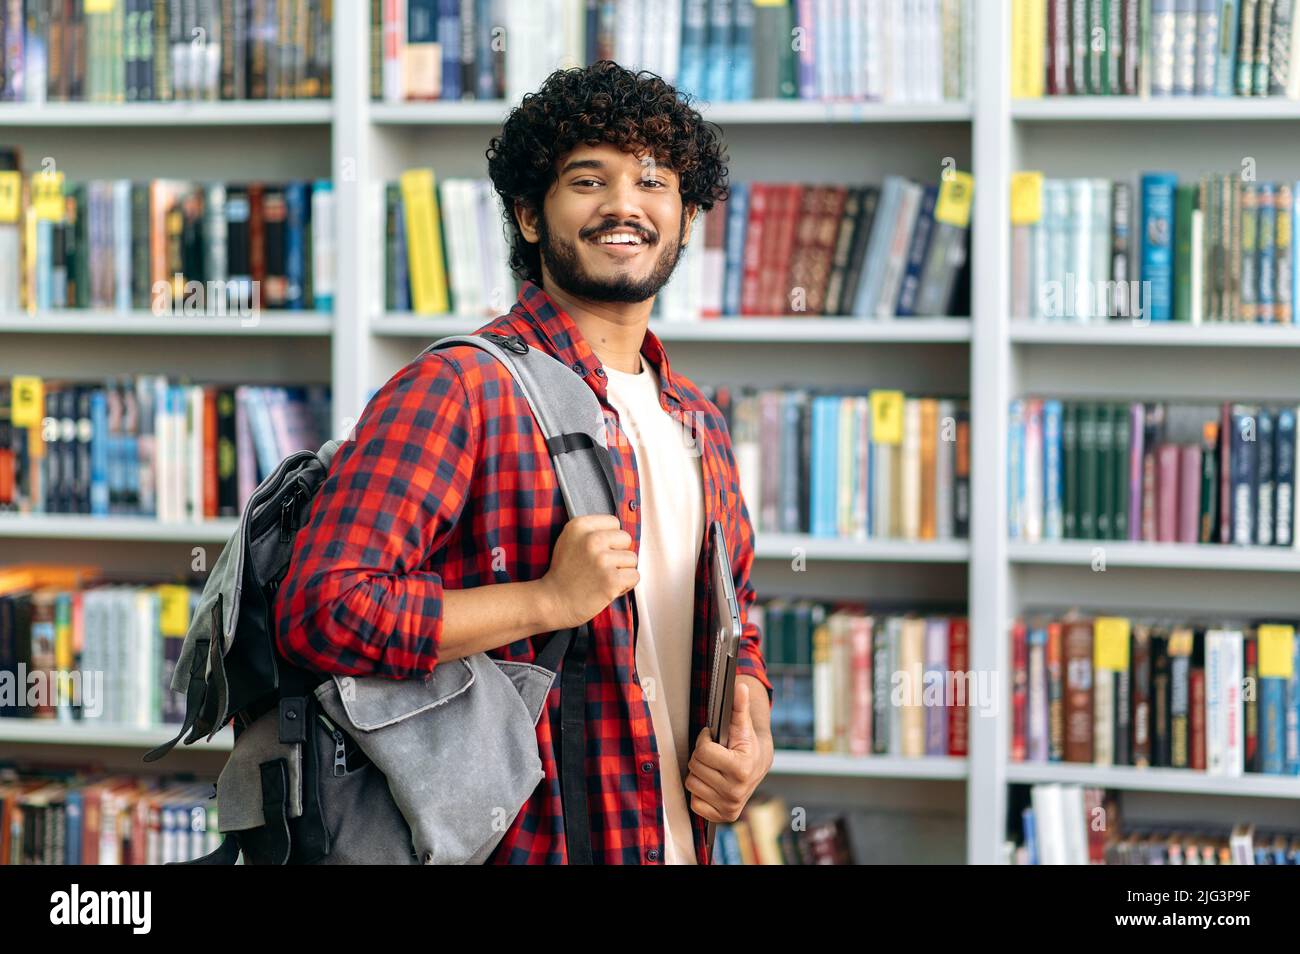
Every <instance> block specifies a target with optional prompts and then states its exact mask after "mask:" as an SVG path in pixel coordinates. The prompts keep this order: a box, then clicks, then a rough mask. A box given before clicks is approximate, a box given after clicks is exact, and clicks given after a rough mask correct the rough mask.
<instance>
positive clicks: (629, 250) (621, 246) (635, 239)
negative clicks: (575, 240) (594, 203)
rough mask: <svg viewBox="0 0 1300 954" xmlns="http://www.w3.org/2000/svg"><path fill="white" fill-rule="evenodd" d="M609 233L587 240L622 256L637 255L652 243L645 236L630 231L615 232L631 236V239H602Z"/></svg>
mask: <svg viewBox="0 0 1300 954" xmlns="http://www.w3.org/2000/svg"><path fill="white" fill-rule="evenodd" d="M609 234H610V233H609V232H605V233H602V234H601V235H597V236H594V237H592V238H589V239H587V242H588V243H589V244H591V245H594V246H596V247H597V248H600V249H604V250H606V251H609V252H611V253H613V254H615V255H618V256H622V257H626V256H631V255H635V254H636V253H637V252H639V251H641V250H642V249H643V248H645V247H646V246H647V245H649V244H650V243H649V241H648V240H647V239H646V238H645V236H643V235H633V234H632V233H628V232H622V233H615V234H618V235H625V236H630V240H629V239H628V238H623V239H620V240H618V241H612V242H611V241H608V240H605V241H602V238H603V237H604V236H608V235H609Z"/></svg>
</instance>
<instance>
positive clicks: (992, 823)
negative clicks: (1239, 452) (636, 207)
mask: <svg viewBox="0 0 1300 954" xmlns="http://www.w3.org/2000/svg"><path fill="white" fill-rule="evenodd" d="M978 2H979V3H980V14H981V15H980V16H979V17H972V18H971V23H972V28H973V30H974V34H975V35H974V36H973V38H972V42H971V44H970V48H971V49H973V50H974V51H976V63H975V68H974V69H973V70H971V73H970V75H971V80H972V83H973V91H972V94H973V95H972V99H971V101H970V102H969V103H947V104H940V105H911V104H876V103H846V102H838V103H806V102H796V101H775V102H757V103H719V104H716V105H709V104H703V105H702V107H701V109H702V112H703V113H704V115H705V118H707V119H709V120H712V121H716V122H719V123H722V124H725V125H727V126H741V127H751V128H753V129H757V130H763V129H765V128H771V129H772V130H773V134H774V139H775V141H777V142H778V143H781V142H785V141H788V139H789V133H790V130H789V129H788V128H787V127H790V126H813V125H818V124H843V125H849V124H861V123H870V124H879V125H881V126H882V127H885V128H884V129H882V134H886V135H888V136H891V137H907V136H912V135H919V136H921V137H923V138H924V137H927V136H930V135H932V133H933V130H934V128H941V129H952V128H956V129H964V130H968V131H969V135H970V137H971V138H970V157H971V171H972V172H973V174H974V177H975V180H976V186H977V188H976V190H975V208H974V218H973V221H972V230H973V231H972V237H971V254H972V289H971V300H972V314H971V316H970V317H969V318H963V319H931V318H920V319H898V320H893V321H864V320H854V319H806V320H805V319H794V318H790V317H777V316H773V317H770V318H763V319H752V320H751V319H744V320H725V319H722V320H717V321H708V322H696V323H686V322H681V323H674V322H656V323H655V324H654V325H653V326H652V327H653V329H654V331H655V333H656V334H658V335H660V337H662V338H663V339H664V340H665V341H668V342H670V343H672V344H673V345H674V346H676V347H679V348H689V347H691V345H692V344H693V343H716V342H728V343H737V344H741V345H744V346H762V345H769V344H779V345H783V346H784V345H798V346H802V345H804V344H813V345H815V344H828V343H829V344H846V345H851V346H855V347H857V346H868V347H877V346H888V345H890V344H903V345H918V344H919V345H926V344H935V345H940V346H943V345H963V346H967V345H968V347H969V382H970V390H969V397H970V402H971V420H972V434H973V435H975V436H976V437H977V439H976V440H974V441H973V442H972V445H971V453H972V488H971V489H972V499H973V500H975V501H979V505H978V506H975V507H974V508H973V513H972V520H971V536H970V539H969V541H926V542H919V541H916V542H914V541H893V540H868V541H845V540H824V539H818V538H813V537H809V536H806V535H773V534H760V535H759V537H758V540H757V550H758V557H759V559H762V560H778V559H783V558H789V557H790V556H791V550H792V549H793V548H795V547H801V548H803V549H804V551H805V556H806V557H807V558H809V559H811V560H814V561H835V562H839V563H845V562H857V563H865V564H871V563H909V564H917V563H920V564H935V565H937V566H941V565H945V564H959V565H963V566H962V569H961V570H960V571H959V572H965V573H966V574H967V576H966V580H967V590H968V593H969V607H968V613H969V617H970V621H971V633H972V641H971V658H970V667H971V669H972V670H975V671H977V672H979V671H997V672H1002V673H1006V672H1008V671H1009V664H1010V659H1009V646H1008V641H1007V639H1006V623H1007V621H1008V620H1009V619H1011V618H1013V617H1014V616H1015V615H1016V610H1017V609H1018V603H1017V600H1016V598H1015V596H1014V594H1013V586H1012V583H1011V579H1012V577H1013V575H1014V573H1015V571H1016V569H1017V568H1018V567H1021V566H1029V565H1053V564H1054V565H1059V566H1070V565H1075V564H1081V565H1088V564H1090V561H1091V555H1092V552H1093V548H1094V547H1095V546H1103V547H1105V549H1106V558H1107V561H1108V564H1109V565H1111V566H1133V567H1146V568H1153V569H1157V570H1168V571H1169V572H1176V571H1179V570H1183V569H1193V570H1195V569H1200V570H1204V569H1211V568H1213V569H1218V568H1224V567H1227V568H1232V569H1234V570H1237V571H1240V572H1296V571H1297V570H1300V566H1298V565H1297V558H1296V556H1295V555H1294V554H1293V553H1291V552H1289V551H1282V550H1279V551H1277V552H1271V551H1269V552H1262V551H1260V550H1258V549H1256V550H1245V549H1240V548H1231V547H1213V548H1210V547H1174V546H1148V545H1142V544H1129V543H1126V542H1122V541H1098V542H1096V543H1092V542H1086V541H1071V542H1066V543H1055V544H1050V545H1035V546H1030V545H1026V544H1020V543H1012V542H1009V541H1008V540H1007V539H1006V526H1007V522H1006V499H1005V490H1006V484H1005V477H1006V474H1005V461H1006V434H1005V430H1006V408H1007V404H1008V401H1009V400H1010V398H1011V397H1012V396H1013V395H1012V393H1011V389H1012V381H1013V380H1014V371H1015V369H1016V367H1017V362H1018V361H1020V360H1022V359H1026V358H1028V359H1030V360H1032V359H1033V357H1034V356H1035V355H1037V354H1038V353H1039V352H1038V351H1037V350H1036V349H1039V348H1044V349H1048V350H1049V351H1050V349H1051V348H1052V347H1056V346H1059V347H1063V348H1069V347H1076V346H1085V347H1086V346H1092V345H1097V346H1133V345H1149V346H1152V347H1165V346H1173V347H1177V348H1194V349H1209V348H1217V347H1229V348H1247V349H1249V348H1287V349H1292V348H1300V329H1297V328H1269V327H1260V326H1250V327H1247V326H1240V325H1201V326H1198V327H1188V326H1177V327H1169V326H1155V325H1153V326H1148V327H1134V326H1131V325H1116V324H1108V325H1100V324H1098V325H1077V326H1076V325H1050V326H1049V325H1045V324H1036V323H1028V322H1023V321H1014V320H1012V319H1011V317H1010V315H1009V307H1010V283H1009V262H1010V236H1009V226H1008V222H1007V209H1008V204H1009V182H1010V174H1011V172H1012V171H1013V170H1014V168H1015V161H1016V151H1015V147H1014V145H1013V144H1014V143H1015V142H1016V138H1017V134H1018V132H1019V131H1032V130H1033V129H1035V128H1039V127H1041V126H1043V125H1044V124H1059V123H1083V124H1086V125H1085V126H1084V127H1083V128H1084V129H1085V130H1086V131H1088V132H1089V133H1091V131H1092V129H1091V127H1092V126H1093V125H1094V124H1095V125H1096V128H1098V129H1101V128H1103V127H1104V124H1129V125H1130V126H1132V125H1135V124H1138V123H1145V122H1151V121H1158V122H1160V123H1162V124H1163V123H1166V122H1183V123H1200V122H1216V123H1217V122H1227V123H1229V124H1234V123H1237V122H1249V123H1288V122H1294V121H1297V120H1300V103H1293V102H1289V101H1284V100H1259V101H1256V100H1250V101H1246V100H1241V99H1225V100H1203V99H1195V100H1187V99H1181V100H1172V99H1170V100H1142V99H1123V98H1118V97H1109V98H1056V99H1045V100H1041V101H1014V102H1013V101H1012V100H1011V97H1010V46H1011V43H1010V4H1009V3H1008V2H1007V0H1003V2H1000V3H997V2H990V3H989V4H988V9H987V10H985V4H984V0H978ZM333 36H334V82H333V89H334V96H333V99H332V101H325V102H321V101H283V102H256V103H175V104H171V103H164V104H148V103H142V104H124V105H117V106H98V105H95V104H63V103H52V104H45V105H40V106H29V105H10V104H6V105H3V106H0V132H3V131H4V130H6V129H9V130H15V131H19V132H17V133H16V134H15V138H20V136H21V132H20V131H21V130H23V129H27V128H34V127H53V128H78V127H82V128H86V129H91V130H98V129H105V130H108V129H113V128H116V127H137V128H138V127H152V128H154V129H167V128H170V127H226V128H228V129H235V128H238V127H243V126H249V125H253V126H259V127H284V128H285V129H286V130H287V133H288V134H289V135H292V134H293V133H294V132H295V131H297V130H302V129H310V128H312V127H321V126H323V127H326V128H327V129H328V131H329V134H330V140H331V145H330V149H331V175H332V178H333V181H334V188H335V196H336V212H335V214H336V221H335V228H336V252H337V264H336V289H335V316H334V317H331V316H321V315H314V314H311V313H304V314H286V315H279V314H274V315H267V316H264V317H263V318H262V319H261V321H260V323H259V325H258V327H256V328H245V327H242V325H240V324H239V319H237V318H236V319H227V320H224V321H223V320H221V319H218V320H215V321H214V320H213V319H210V318H193V319H186V318H184V317H168V316H165V317H157V316H153V315H151V314H148V313H145V312H131V313H127V314H125V315H123V314H112V313H90V314H85V313H48V314H44V315H38V316H26V315H3V316H0V336H3V335H8V334H13V335H18V334H24V335H25V334H52V335H67V334H102V335H130V334H176V335H214V336H215V335H231V336H233V335H236V334H250V333H252V334H255V335H258V336H259V346H264V347H280V348H285V347H293V346H294V342H293V341H289V342H277V341H275V340H273V339H276V338H289V339H293V338H298V337H299V336H302V337H325V336H328V337H329V339H330V343H331V359H330V360H331V368H330V380H331V383H332V386H333V390H334V408H333V422H334V431H335V434H336V435H338V436H341V435H343V434H346V433H347V431H348V429H349V428H350V426H351V424H352V417H353V416H354V415H355V414H356V413H357V411H358V409H360V408H361V407H362V406H363V403H364V399H365V397H366V395H367V393H368V391H369V390H370V389H371V388H372V387H374V386H377V385H378V384H379V383H381V382H379V381H374V380H372V374H373V373H374V367H375V365H374V363H373V360H372V359H373V358H374V355H375V352H376V350H377V349H379V348H381V347H384V346H389V345H392V344H393V343H395V342H400V340H401V339H403V338H413V339H429V340H432V339H433V338H435V337H438V336H441V335H444V334H453V333H463V332H466V331H471V330H473V328H475V327H478V326H479V325H481V324H482V323H483V320H482V319H476V318H472V317H464V316H438V317H432V316H431V317H425V316H415V315H410V314H378V315H376V314H372V313H371V311H370V302H371V301H373V300H374V297H373V296H372V295H371V289H372V283H373V282H375V281H378V276H371V275H367V274H366V273H365V271H364V268H365V262H366V261H367V256H366V255H365V254H364V252H365V250H366V249H368V248H370V247H372V245H373V243H376V242H382V241H383V236H382V235H374V234H371V222H370V217H369V216H368V215H367V214H365V208H364V201H365V189H364V188H363V187H364V185H365V184H366V183H369V182H371V181H373V180H374V179H375V178H376V176H377V175H378V174H379V172H380V170H381V169H383V168H384V163H383V162H382V161H381V160H384V159H387V158H389V157H388V156H387V155H386V154H385V152H384V150H385V149H386V148H387V147H388V144H389V143H390V142H401V141H402V140H403V138H404V136H405V135H406V133H405V132H404V131H410V133H411V134H412V135H414V136H417V137H419V136H424V135H425V134H426V132H427V130H429V129H431V128H441V127H452V128H453V129H458V128H460V127H483V131H484V133H485V135H486V134H487V133H488V131H489V130H490V128H491V127H492V126H494V125H498V124H499V123H500V122H501V121H502V119H503V118H504V117H505V115H506V112H507V107H506V104H504V103H495V102H486V103H485V102H477V103H475V102H464V103H425V104H388V103H373V102H371V101H370V99H369V69H368V56H369V48H368V36H369V22H368V10H367V7H366V5H365V4H360V3H356V4H352V3H346V4H335V9H334V35H333ZM1234 128H1235V127H1234ZM780 137H784V138H780ZM854 148H859V146H858V145H857V144H856V142H855V145H854ZM177 171H178V173H179V172H182V171H183V170H177ZM808 175H809V178H810V179H814V178H816V169H815V164H814V166H813V167H812V168H810V170H809V173H808ZM262 339H270V340H262ZM1174 360H1176V358H1175V359H1174ZM234 526H235V522H234V521H233V520H223V521H216V522H206V523H179V524H157V523H154V522H151V521H144V520H134V519H131V518H120V517H114V518H109V519H101V518H94V519H92V518H89V517H86V516H56V517H14V516H11V515H0V539H3V540H10V539H52V540H66V541H84V540H103V541H133V542H146V543H155V542H156V543H173V544H182V543H220V542H223V541H225V540H226V539H227V538H228V536H229V535H230V533H231V532H233V530H234ZM71 552H75V551H71V550H70V553H71ZM1171 608H1172V607H1171ZM1006 710H1007V707H1006V706H1002V707H1001V712H1000V714H999V716H998V717H997V718H980V717H973V718H972V719H971V720H970V741H969V751H970V755H969V757H968V758H966V759H899V758H885V757H866V758H850V757H846V756H841V755H821V754H816V753H806V752H781V753H778V755H777V759H776V764H775V765H774V768H773V773H774V774H777V775H781V776H787V777H796V778H801V779H804V780H805V781H807V782H808V783H810V784H815V780H817V779H823V780H832V779H836V778H862V779H867V778H889V779H899V780H902V781H903V782H904V783H908V784H911V783H917V784H921V783H924V782H925V781H926V780H931V779H938V780H950V781H951V780H965V781H966V786H965V799H966V802H965V813H966V820H967V824H966V844H965V856H966V859H967V860H968V861H969V862H972V863H994V862H996V861H997V860H998V859H999V858H1000V857H1001V846H1002V843H1003V841H1004V839H1005V837H1006V832H1005V831H1004V829H1003V822H1004V820H1005V818H1006V805H1007V797H1008V796H1007V789H1008V786H1009V785H1011V784H1020V783H1031V782H1035V781H1057V780H1060V781H1079V782H1082V783H1085V784H1098V785H1106V786H1111V787H1116V788H1127V789H1133V790H1142V791H1158V792H1159V791H1168V792H1190V793H1194V794H1201V795H1237V794H1243V793H1244V794H1259V795H1267V796H1273V795H1274V794H1277V795H1278V797H1294V796H1295V795H1296V794H1300V792H1296V791H1293V790H1292V788H1290V787H1288V785H1290V784H1291V783H1289V782H1288V780H1286V779H1274V778H1269V777H1248V778H1246V779H1245V780H1239V779H1232V780H1221V779H1207V778H1206V777H1204V776H1202V777H1199V778H1198V777H1194V776H1191V775H1190V774H1186V773H1177V774H1176V775H1171V774H1170V773H1168V772H1165V771H1160V770H1149V771H1141V770H1134V769H1126V768H1116V769H1105V770H1102V769H1096V768H1095V767H1092V766H1063V767H1061V766H1039V765H1011V764H1009V762H1008V759H1009V751H1008V749H1009V739H1008V735H1009V733H1008V725H1009V722H1010V718H1009V714H1008V712H1007V711H1006ZM14 723H23V724H22V725H15V724H14ZM88 729H89V727H87V726H76V725H73V726H68V725H66V724H65V725H58V724H44V725H36V724H33V723H31V722H30V721H29V720H5V721H4V722H0V743H6V742H9V743H18V742H38V743H44V744H48V745H50V746H58V745H72V744H92V745H93V744H103V745H118V746H132V745H140V746H151V745H153V744H156V743H157V742H159V741H162V740H163V739H165V738H168V737H170V735H171V733H170V732H167V731H166V730H165V729H159V730H156V731H155V730H134V729H120V730H119V729H113V728H111V727H110V728H103V727H95V729H94V730H93V731H90V733H89V734H86V733H87V731H88ZM73 733H75V734H73ZM225 735H226V737H227V743H226V744H227V745H228V744H229V743H228V737H229V733H228V732H227V733H225ZM219 738H220V737H219ZM196 748H197V747H196ZM209 748H213V747H211V746H210V747H209ZM215 750H216V751H221V749H220V747H219V746H217V747H216V748H215ZM1295 784H1296V785H1300V782H1297V783H1295Z"/></svg>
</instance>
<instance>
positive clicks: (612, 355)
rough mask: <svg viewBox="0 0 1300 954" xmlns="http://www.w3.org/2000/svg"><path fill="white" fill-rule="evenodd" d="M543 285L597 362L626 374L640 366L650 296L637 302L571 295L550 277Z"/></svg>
mask: <svg viewBox="0 0 1300 954" xmlns="http://www.w3.org/2000/svg"><path fill="white" fill-rule="evenodd" d="M543 287H544V288H545V290H546V294H547V295H549V296H550V297H551V300H552V301H554V302H555V304H556V305H558V306H559V307H560V308H562V309H563V310H564V312H565V313H566V314H567V315H568V316H569V317H570V318H572V319H573V323H574V324H575V325H577V326H578V330H579V331H581V332H582V337H583V338H585V339H586V341H587V344H588V345H590V346H591V350H592V351H594V352H595V353H596V357H597V358H599V359H600V363H601V364H603V365H606V366H607V367H611V368H614V369H615V370H618V371H626V372H627V373H628V374H636V373H637V372H638V371H640V370H641V344H642V342H644V341H645V332H646V327H647V326H648V325H649V324H650V309H651V308H652V306H653V305H654V297H653V296H651V297H650V298H647V299H646V300H645V301H638V302H621V301H594V300H592V299H590V298H582V297H580V296H577V295H571V294H569V293H568V292H567V291H565V290H564V289H562V288H560V287H558V286H557V285H556V284H555V282H553V281H550V280H547V281H546V283H545V284H544V286H543Z"/></svg>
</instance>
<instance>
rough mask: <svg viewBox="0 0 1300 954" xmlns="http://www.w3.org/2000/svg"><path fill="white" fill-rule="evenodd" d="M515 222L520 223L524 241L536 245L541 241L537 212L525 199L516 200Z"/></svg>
mask: <svg viewBox="0 0 1300 954" xmlns="http://www.w3.org/2000/svg"><path fill="white" fill-rule="evenodd" d="M514 212H515V221H516V222H518V223H519V231H520V232H522V233H523V236H524V241H526V242H528V243H530V244H536V243H537V242H539V241H541V233H540V232H539V231H538V230H537V210H536V209H535V208H533V207H532V206H531V205H530V204H529V203H527V202H525V201H524V200H523V199H515V208H514Z"/></svg>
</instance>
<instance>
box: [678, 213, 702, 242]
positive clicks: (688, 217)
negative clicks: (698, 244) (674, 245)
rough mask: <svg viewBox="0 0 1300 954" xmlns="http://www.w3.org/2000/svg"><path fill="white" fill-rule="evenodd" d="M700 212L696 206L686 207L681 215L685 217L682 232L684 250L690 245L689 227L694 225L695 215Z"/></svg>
mask: <svg viewBox="0 0 1300 954" xmlns="http://www.w3.org/2000/svg"><path fill="white" fill-rule="evenodd" d="M699 211H700V207H699V206H698V205H688V206H686V208H685V210H684V211H683V214H684V215H685V217H686V224H685V226H684V228H683V230H682V247H683V248H685V247H686V246H687V245H689V244H690V243H691V227H692V226H693V225H694V224H695V215H696V213H697V212H699Z"/></svg>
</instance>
